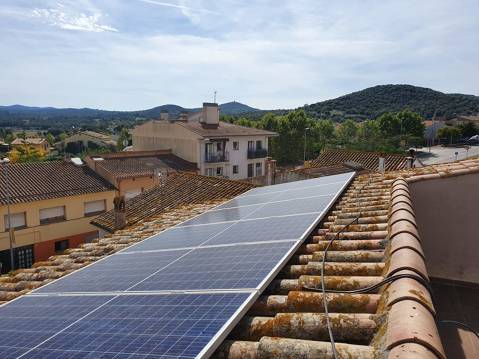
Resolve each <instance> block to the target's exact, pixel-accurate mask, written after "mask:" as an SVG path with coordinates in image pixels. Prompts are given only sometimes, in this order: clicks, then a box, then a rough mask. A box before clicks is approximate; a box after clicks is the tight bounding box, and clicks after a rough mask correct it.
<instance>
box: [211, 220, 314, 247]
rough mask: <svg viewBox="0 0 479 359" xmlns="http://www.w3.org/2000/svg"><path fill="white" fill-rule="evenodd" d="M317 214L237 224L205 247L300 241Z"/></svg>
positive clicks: (247, 221) (246, 221)
mask: <svg viewBox="0 0 479 359" xmlns="http://www.w3.org/2000/svg"><path fill="white" fill-rule="evenodd" d="M317 217H318V214H317V213H314V214H305V215H296V216H288V217H276V218H262V219H253V220H245V221H241V222H237V223H235V224H233V225H232V226H231V227H230V228H228V229H226V230H225V231H224V232H223V233H221V235H219V236H216V237H213V238H212V239H210V240H209V241H207V242H206V243H204V244H203V245H204V246H211V245H218V244H233V243H244V242H265V241H279V240H285V239H294V240H297V239H299V238H300V237H301V236H302V235H303V234H304V232H305V231H306V229H307V228H308V227H309V226H310V225H311V224H312V223H313V222H314V221H315V220H316V218H317Z"/></svg>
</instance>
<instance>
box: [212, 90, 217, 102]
mask: <svg viewBox="0 0 479 359" xmlns="http://www.w3.org/2000/svg"><path fill="white" fill-rule="evenodd" d="M216 94H217V91H216V90H215V92H214V100H213V103H216Z"/></svg>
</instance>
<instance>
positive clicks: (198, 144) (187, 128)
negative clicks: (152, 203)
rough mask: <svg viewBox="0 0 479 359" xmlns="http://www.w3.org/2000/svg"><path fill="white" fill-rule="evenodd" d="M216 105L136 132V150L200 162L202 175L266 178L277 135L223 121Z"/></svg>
mask: <svg viewBox="0 0 479 359" xmlns="http://www.w3.org/2000/svg"><path fill="white" fill-rule="evenodd" d="M219 116H220V113H219V107H218V104H216V103H204V104H203V108H202V109H201V110H200V111H198V112H195V113H191V114H186V113H183V114H182V115H181V116H180V118H179V119H170V118H169V117H168V114H167V113H165V112H163V113H161V115H160V119H158V120H152V121H149V122H146V123H144V124H142V125H139V126H137V127H135V129H134V130H133V131H132V139H133V150H134V151H154V150H168V149H171V151H172V153H173V154H174V155H176V156H178V157H181V158H182V159H184V160H186V161H189V162H192V163H196V164H197V167H198V170H199V172H200V174H203V175H207V176H220V177H226V178H231V179H245V178H251V177H256V176H263V175H264V174H265V170H266V161H267V157H268V141H269V139H270V138H271V137H274V136H277V134H276V133H275V132H271V131H266V130H261V129H257V128H250V127H244V126H238V125H234V124H231V123H227V122H222V121H220V120H219Z"/></svg>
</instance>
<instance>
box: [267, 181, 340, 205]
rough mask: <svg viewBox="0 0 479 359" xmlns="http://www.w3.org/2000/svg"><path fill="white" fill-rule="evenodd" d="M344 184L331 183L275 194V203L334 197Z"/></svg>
mask: <svg viewBox="0 0 479 359" xmlns="http://www.w3.org/2000/svg"><path fill="white" fill-rule="evenodd" d="M343 185H344V183H332V184H328V185H325V186H315V187H309V188H306V189H291V190H289V191H284V192H281V193H277V196H276V198H275V201H284V200H291V199H298V198H307V197H313V196H335V195H336V193H338V191H339V190H340V189H341V187H342V186H343Z"/></svg>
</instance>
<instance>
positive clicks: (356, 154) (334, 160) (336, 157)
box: [311, 150, 406, 171]
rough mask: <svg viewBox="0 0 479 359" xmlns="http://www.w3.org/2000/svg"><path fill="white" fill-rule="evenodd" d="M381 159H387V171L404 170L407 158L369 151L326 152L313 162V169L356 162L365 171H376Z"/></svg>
mask: <svg viewBox="0 0 479 359" xmlns="http://www.w3.org/2000/svg"><path fill="white" fill-rule="evenodd" d="M379 157H383V158H385V166H386V168H385V169H386V171H393V170H397V169H401V168H404V167H405V165H406V156H404V155H402V154H396V153H381V152H367V151H348V150H324V151H322V152H321V154H320V155H319V156H318V158H316V159H314V160H312V161H311V167H323V166H333V165H341V164H344V163H345V162H356V163H359V164H361V165H362V166H363V167H364V168H365V169H367V170H370V171H376V170H377V169H378V165H379Z"/></svg>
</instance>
